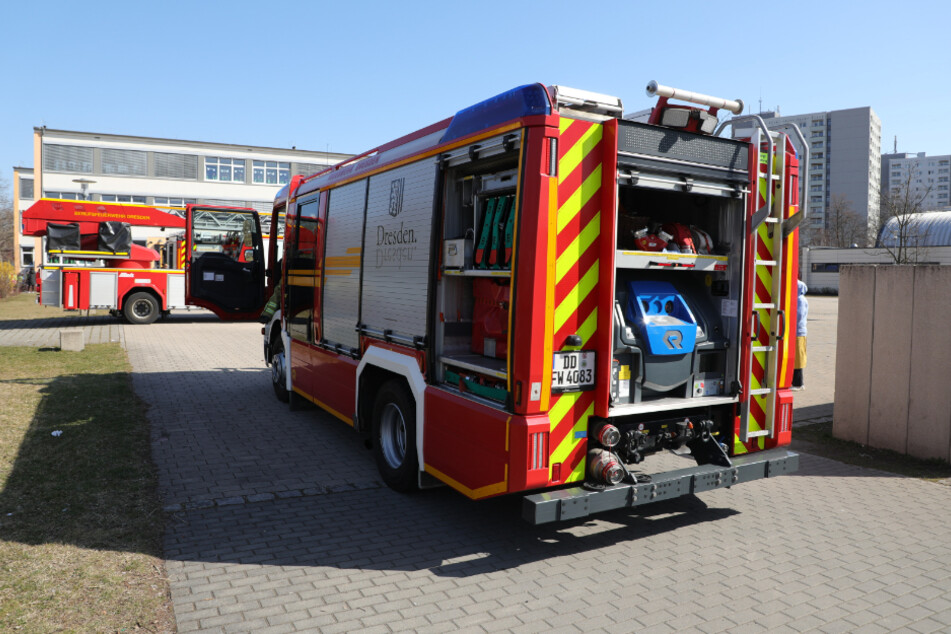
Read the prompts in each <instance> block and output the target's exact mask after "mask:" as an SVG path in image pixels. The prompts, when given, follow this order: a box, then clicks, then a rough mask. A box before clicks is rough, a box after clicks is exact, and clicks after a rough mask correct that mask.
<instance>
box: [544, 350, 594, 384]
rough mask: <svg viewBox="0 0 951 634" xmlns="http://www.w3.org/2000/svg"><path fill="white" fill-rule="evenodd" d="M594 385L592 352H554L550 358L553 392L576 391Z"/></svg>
mask: <svg viewBox="0 0 951 634" xmlns="http://www.w3.org/2000/svg"><path fill="white" fill-rule="evenodd" d="M592 386H594V352H593V351H590V350H579V351H577V352H556V353H555V356H554V359H553V360H552V368H551V389H552V391H553V392H576V391H578V390H583V389H586V388H589V387H592Z"/></svg>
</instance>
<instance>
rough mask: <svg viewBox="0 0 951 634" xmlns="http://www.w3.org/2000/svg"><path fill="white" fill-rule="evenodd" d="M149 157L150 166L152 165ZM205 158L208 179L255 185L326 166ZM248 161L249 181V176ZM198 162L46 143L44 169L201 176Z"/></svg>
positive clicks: (184, 177) (156, 154)
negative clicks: (97, 153) (95, 152)
mask: <svg viewBox="0 0 951 634" xmlns="http://www.w3.org/2000/svg"><path fill="white" fill-rule="evenodd" d="M150 154H151V157H150V156H149V155H150ZM150 160H151V163H152V167H151V168H150V167H149V163H150ZM97 162H98V168H97V166H96V163H97ZM203 162H204V166H205V172H204V180H206V181H215V182H224V183H248V182H250V183H251V184H254V185H286V184H287V183H289V182H290V180H291V176H292V175H298V174H300V175H304V176H309V175H311V174H314V173H316V172H319V171H321V170H322V169H324V168H325V167H326V166H325V165H320V164H316V163H293V164H292V163H290V162H285V161H267V160H263V161H259V160H254V159H243V158H228V157H222V156H206V157H204V161H203ZM249 162H250V172H251V174H250V176H251V178H250V181H249V180H248V167H249V166H248V163H249ZM198 163H199V157H198V156H196V155H193V154H171V153H167V152H146V151H144V150H118V149H109V148H104V149H102V150H100V151H99V156H98V159H97V158H96V156H95V154H94V149H93V148H91V147H80V146H72V145H53V144H44V145H43V169H44V170H46V171H50V172H72V173H78V174H93V173H101V174H104V175H118V176H144V177H148V176H154V177H156V178H178V179H182V180H198V174H199V168H198ZM150 172H151V174H150Z"/></svg>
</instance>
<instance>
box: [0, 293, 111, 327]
mask: <svg viewBox="0 0 951 634" xmlns="http://www.w3.org/2000/svg"><path fill="white" fill-rule="evenodd" d="M108 312H109V311H107V310H91V311H89V314H90V315H106V314H108ZM85 314H86V311H84V310H82V311H79V310H70V311H66V310H63V309H62V308H60V307H59V306H40V305H38V304H37V303H36V293H20V294H19V295H14V296H13V297H7V298H5V299H0V321H14V320H21V319H49V318H51V317H76V316H79V315H85Z"/></svg>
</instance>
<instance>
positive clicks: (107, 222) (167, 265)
mask: <svg viewBox="0 0 951 634" xmlns="http://www.w3.org/2000/svg"><path fill="white" fill-rule="evenodd" d="M134 227H135V228H144V227H151V228H160V229H161V231H163V232H169V235H168V236H167V237H164V238H163V239H161V240H160V242H161V243H162V244H161V245H160V246H161V250H162V254H160V253H159V251H157V250H155V249H152V248H147V247H145V246H142V245H140V244H136V243H135V242H133V235H132V233H133V228H134ZM176 230H177V231H176ZM23 234H24V235H28V236H40V237H42V238H43V239H44V243H45V248H44V261H43V265H42V266H41V267H40V268H39V270H38V272H37V277H38V284H37V290H38V292H39V294H38V301H39V302H40V303H41V304H43V305H47V306H59V307H61V308H63V309H65V310H89V309H107V310H109V311H111V312H112V313H113V314H114V315H116V316H119V315H122V316H124V317H125V318H126V319H127V320H128V321H129V322H130V323H133V324H148V323H152V322H154V321H155V320H156V319H158V318H159V316H161V315H167V314H168V312H169V311H170V310H171V309H173V308H183V307H186V306H201V307H204V308H208V309H210V310H212V311H214V312H215V314H217V315H218V316H219V317H221V318H222V319H249V318H255V317H257V316H258V314H259V313H260V309H261V306H262V304H263V298H264V297H265V288H264V275H265V269H264V267H265V263H264V257H263V256H264V243H263V240H262V238H261V229H260V223H259V219H258V217H257V214H255V213H254V210H253V209H244V208H232V207H207V206H202V205H188V206H187V207H186V208H184V209H178V208H170V207H164V208H157V207H149V206H145V205H128V204H115V203H102V202H87V201H73V200H53V199H41V200H39V201H37V202H36V203H35V204H34V205H32V206H31V207H30V208H29V209H27V210H26V211H25V212H23ZM163 256H164V257H163Z"/></svg>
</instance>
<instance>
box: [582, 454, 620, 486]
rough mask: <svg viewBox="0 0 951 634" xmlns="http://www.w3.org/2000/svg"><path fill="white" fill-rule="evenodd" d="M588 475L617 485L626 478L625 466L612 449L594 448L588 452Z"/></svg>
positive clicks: (598, 480)
mask: <svg viewBox="0 0 951 634" xmlns="http://www.w3.org/2000/svg"><path fill="white" fill-rule="evenodd" d="M588 475H589V476H590V477H591V478H592V479H594V480H595V481H596V482H601V483H604V484H610V485H615V484H617V483H618V482H620V481H621V480H623V479H624V468H623V467H622V466H621V463H620V462H619V461H618V459H617V457H616V456H615V455H614V454H612V453H611V452H610V451H606V450H604V449H592V450H591V451H589V452H588Z"/></svg>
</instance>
